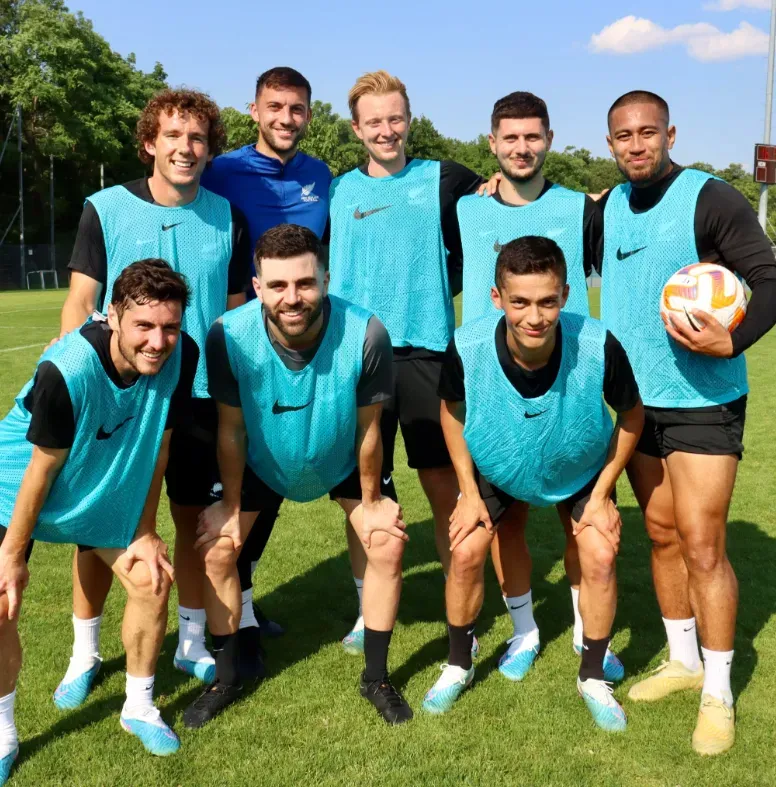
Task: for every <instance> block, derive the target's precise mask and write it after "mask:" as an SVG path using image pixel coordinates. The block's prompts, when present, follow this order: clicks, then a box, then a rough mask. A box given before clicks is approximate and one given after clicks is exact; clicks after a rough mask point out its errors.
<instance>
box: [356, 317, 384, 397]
mask: <svg viewBox="0 0 776 787" xmlns="http://www.w3.org/2000/svg"><path fill="white" fill-rule="evenodd" d="M392 394H393V347H392V346H391V337H390V336H389V335H388V331H387V330H386V329H385V326H384V325H383V324H382V323H381V322H380V320H379V319H378V318H377V317H375V316H372V317H370V318H369V322H368V324H367V328H366V335H365V336H364V355H363V363H362V366H361V377H360V378H359V381H358V385H357V387H356V407H369V406H370V405H373V404H378V403H380V402H386V401H388V399H390V398H391V396H392Z"/></svg>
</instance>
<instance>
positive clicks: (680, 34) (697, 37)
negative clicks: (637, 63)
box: [590, 0, 768, 61]
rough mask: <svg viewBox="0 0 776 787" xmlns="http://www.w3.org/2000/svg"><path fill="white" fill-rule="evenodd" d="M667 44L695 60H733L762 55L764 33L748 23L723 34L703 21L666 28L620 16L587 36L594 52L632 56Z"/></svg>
mask: <svg viewBox="0 0 776 787" xmlns="http://www.w3.org/2000/svg"><path fill="white" fill-rule="evenodd" d="M732 1H734V0H728V2H732ZM749 2H753V0H749ZM671 44H674V45H675V44H679V45H682V46H684V47H685V48H686V49H687V52H688V54H689V55H690V57H692V58H694V59H695V60H703V61H711V60H737V59H738V58H741V57H749V56H751V55H763V54H766V53H767V52H768V34H767V33H764V32H763V31H762V30H760V29H759V28H757V27H754V26H753V25H750V24H749V23H748V22H741V24H740V25H739V26H738V27H737V28H736V29H735V30H733V31H732V32H730V33H725V32H723V31H722V30H720V29H719V28H717V27H714V25H710V24H708V23H707V22H697V23H695V24H688V25H678V26H677V27H673V28H670V29H667V28H664V27H660V25H658V24H655V23H654V22H652V21H650V20H649V19H643V18H639V17H635V16H624V17H623V18H622V19H618V20H617V21H616V22H612V24H610V25H608V26H607V27H605V28H604V29H603V30H602V31H601V32H600V33H596V34H595V35H593V36H592V37H591V39H590V49H591V51H593V52H595V53H597V54H600V53H603V52H608V53H611V54H615V55H632V54H637V53H639V52H647V51H648V50H650V49H659V48H660V47H664V46H669V45H671Z"/></svg>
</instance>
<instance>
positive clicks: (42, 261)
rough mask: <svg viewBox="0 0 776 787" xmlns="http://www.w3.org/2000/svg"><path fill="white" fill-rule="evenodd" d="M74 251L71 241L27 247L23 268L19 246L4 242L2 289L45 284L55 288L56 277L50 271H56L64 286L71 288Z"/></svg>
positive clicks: (0, 274)
mask: <svg viewBox="0 0 776 787" xmlns="http://www.w3.org/2000/svg"><path fill="white" fill-rule="evenodd" d="M72 250H73V247H72V245H71V244H67V243H65V244H61V243H60V244H57V245H56V246H52V245H51V244H49V243H39V244H33V245H29V246H25V247H24V266H23V267H22V262H21V255H20V249H19V246H12V245H10V244H7V243H4V244H3V245H2V246H0V290H26V289H32V290H39V289H42V288H43V287H42V285H43V284H44V283H45V287H46V289H51V288H53V287H54V286H55V277H54V275H53V273H49V272H50V271H56V280H57V281H58V283H59V286H60V287H67V285H68V281H69V275H68V270H67V264H68V262H70V254H71V252H72ZM41 272H42V273H43V275H42V276H41Z"/></svg>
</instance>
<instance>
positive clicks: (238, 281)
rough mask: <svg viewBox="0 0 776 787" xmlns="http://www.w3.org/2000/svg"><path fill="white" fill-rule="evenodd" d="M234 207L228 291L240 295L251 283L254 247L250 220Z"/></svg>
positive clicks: (230, 293)
mask: <svg viewBox="0 0 776 787" xmlns="http://www.w3.org/2000/svg"><path fill="white" fill-rule="evenodd" d="M231 208H232V258H231V259H230V260H229V279H228V283H227V292H228V293H229V295H239V294H241V293H243V292H245V291H246V290H247V289H248V288H249V287H250V283H251V275H252V268H251V265H252V262H253V249H252V248H251V234H250V231H249V230H248V222H247V220H246V218H245V216H244V215H243V214H242V212H241V211H240V210H239V209H238V208H235V206H234V205H232V206H231Z"/></svg>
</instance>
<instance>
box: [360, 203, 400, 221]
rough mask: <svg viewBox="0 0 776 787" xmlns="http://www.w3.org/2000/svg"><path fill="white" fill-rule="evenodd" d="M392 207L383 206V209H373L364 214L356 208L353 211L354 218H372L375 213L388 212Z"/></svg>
mask: <svg viewBox="0 0 776 787" xmlns="http://www.w3.org/2000/svg"><path fill="white" fill-rule="evenodd" d="M390 207H391V206H390V205H383V207H382V208H372V210H365V211H364V212H363V213H362V212H361V211H360V210H359V209H358V208H356V209H355V210H354V211H353V218H354V219H365V218H366V217H367V216H371V215H372V214H373V213H379V212H380V211H381V210H388V208H390Z"/></svg>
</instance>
